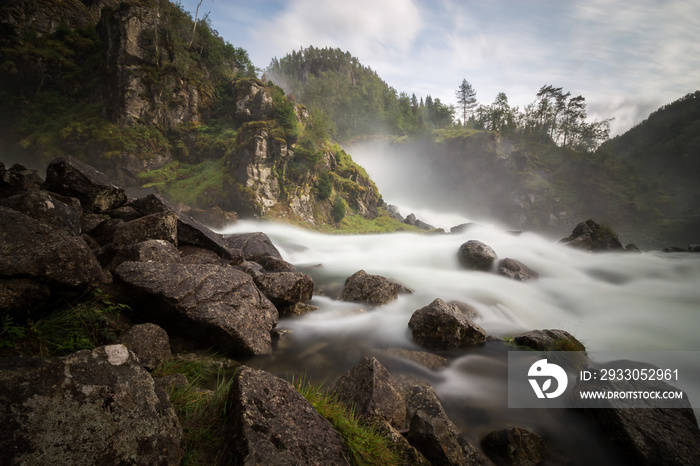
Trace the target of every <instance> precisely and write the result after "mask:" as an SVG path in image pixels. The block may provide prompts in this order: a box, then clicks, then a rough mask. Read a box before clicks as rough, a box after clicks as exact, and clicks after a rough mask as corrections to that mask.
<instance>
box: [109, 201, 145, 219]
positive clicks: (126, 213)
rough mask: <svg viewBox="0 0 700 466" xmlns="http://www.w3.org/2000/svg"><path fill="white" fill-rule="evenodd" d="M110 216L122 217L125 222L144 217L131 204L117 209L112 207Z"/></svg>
mask: <svg viewBox="0 0 700 466" xmlns="http://www.w3.org/2000/svg"><path fill="white" fill-rule="evenodd" d="M109 216H110V217H112V218H119V219H122V220H124V221H125V222H130V221H132V220H136V219H137V218H140V217H142V215H141V214H140V213H139V212H138V211H137V210H136V209H134V208H133V207H132V206H130V205H123V206H121V207H117V208H116V209H112V210H111V211H110V212H109Z"/></svg>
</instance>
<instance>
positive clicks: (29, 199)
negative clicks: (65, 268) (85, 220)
mask: <svg viewBox="0 0 700 466" xmlns="http://www.w3.org/2000/svg"><path fill="white" fill-rule="evenodd" d="M0 206H4V207H9V208H10V209H14V210H16V211H18V212H22V213H23V214H25V215H28V216H30V217H32V218H33V219H36V220H38V221H39V222H41V223H44V224H46V225H49V226H52V227H54V228H63V229H65V230H66V231H68V232H69V233H70V234H72V235H73V236H80V232H81V230H80V221H81V214H82V210H81V208H80V201H79V200H78V199H76V198H74V197H65V196H60V195H58V194H51V193H49V192H47V191H40V190H35V191H28V192H25V193H21V194H16V195H14V196H12V197H8V198H6V199H3V200H2V201H0Z"/></svg>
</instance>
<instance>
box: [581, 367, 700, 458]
mask: <svg viewBox="0 0 700 466" xmlns="http://www.w3.org/2000/svg"><path fill="white" fill-rule="evenodd" d="M581 390H586V391H589V390H601V391H605V392H608V391H614V392H618V393H620V392H629V391H635V392H636V391H640V390H641V391H650V392H656V391H669V390H671V391H678V389H676V388H675V387H672V386H671V385H669V384H667V383H665V382H659V381H644V382H642V381H621V380H616V381H601V380H594V381H588V382H586V383H585V384H581V383H580V382H579V383H577V384H576V386H574V394H573V395H572V399H573V400H574V403H576V402H578V401H580V398H579V399H578V400H577V398H578V397H579V395H578V393H579V392H580V391H581ZM661 401H662V400H643V399H640V400H638V401H637V400H635V404H636V405H637V406H638V407H637V408H623V407H622V406H624V405H625V403H628V402H629V400H616V399H605V400H596V401H595V403H596V406H597V407H595V408H579V409H576V411H575V412H576V413H578V414H580V415H581V416H583V417H584V418H587V419H588V420H589V422H591V423H592V424H593V425H594V427H595V429H596V430H597V431H599V432H600V433H601V435H602V436H604V438H606V439H607V441H608V442H610V444H612V446H613V448H614V449H616V450H617V453H618V454H619V455H620V456H621V457H622V459H623V460H624V461H625V464H635V465H637V464H638V465H657V464H665V465H695V464H700V429H698V422H697V419H696V417H695V413H694V411H693V409H692V407H691V405H690V401H689V399H688V398H687V396H684V397H683V399H674V400H668V402H669V403H672V406H673V407H670V408H663V407H660V406H661V405H660V404H659V403H660V402H661ZM591 402H592V401H590V400H589V401H587V403H591ZM589 406H590V405H589ZM627 406H629V405H628V404H627ZM574 407H576V405H574Z"/></svg>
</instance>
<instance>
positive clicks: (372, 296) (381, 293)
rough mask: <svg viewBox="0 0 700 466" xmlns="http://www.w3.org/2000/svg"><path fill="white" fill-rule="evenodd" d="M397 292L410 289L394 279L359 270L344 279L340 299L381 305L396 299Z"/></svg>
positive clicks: (405, 291) (409, 291)
mask: <svg viewBox="0 0 700 466" xmlns="http://www.w3.org/2000/svg"><path fill="white" fill-rule="evenodd" d="M399 293H412V291H411V290H409V289H408V288H406V287H405V286H403V285H402V284H401V283H399V282H397V281H395V280H391V279H388V278H385V277H382V276H380V275H370V274H368V273H367V272H365V271H364V270H359V271H357V272H355V273H354V274H352V275H351V276H350V277H348V278H347V279H346V280H345V287H344V288H343V293H342V295H341V297H340V299H342V300H343V301H350V302H356V303H364V304H369V305H370V306H381V305H384V304H387V303H390V302H391V301H394V300H396V299H397V298H398V297H399Z"/></svg>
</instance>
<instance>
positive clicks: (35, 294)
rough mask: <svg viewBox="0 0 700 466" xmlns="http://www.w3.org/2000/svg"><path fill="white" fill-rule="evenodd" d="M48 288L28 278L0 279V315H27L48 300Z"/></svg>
mask: <svg viewBox="0 0 700 466" xmlns="http://www.w3.org/2000/svg"><path fill="white" fill-rule="evenodd" d="M49 295H50V291H49V287H47V286H46V285H45V284H43V283H41V282H39V281H36V280H30V279H28V278H8V279H2V278H0V315H2V314H6V313H8V312H12V313H16V314H28V313H29V311H30V310H31V309H33V308H35V307H36V306H38V305H40V304H41V303H43V302H44V301H46V300H47V299H48V298H49Z"/></svg>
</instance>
